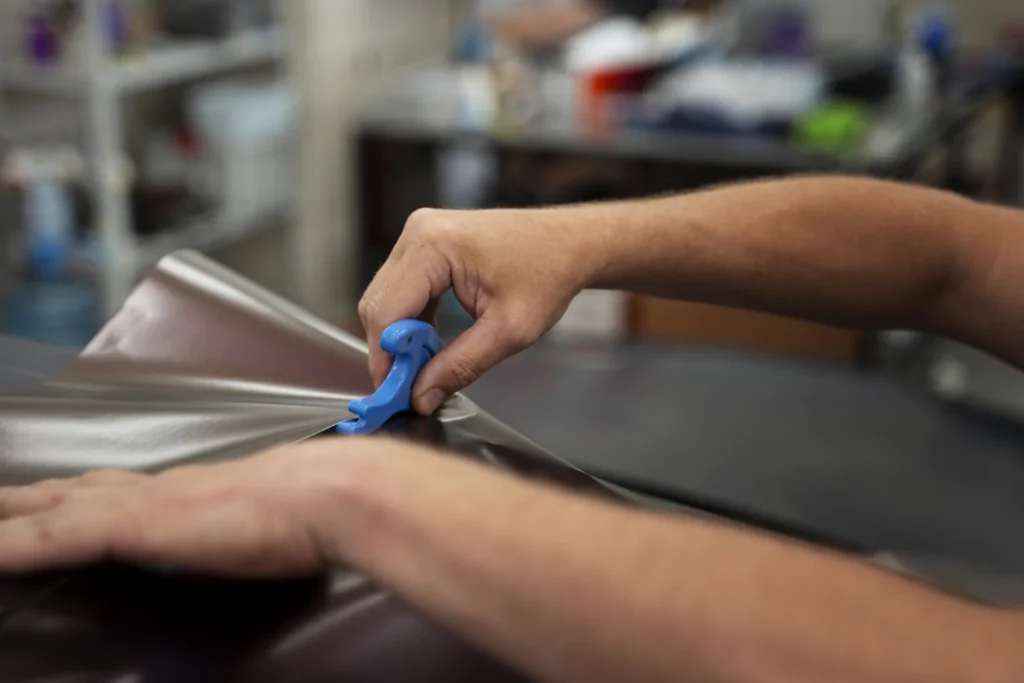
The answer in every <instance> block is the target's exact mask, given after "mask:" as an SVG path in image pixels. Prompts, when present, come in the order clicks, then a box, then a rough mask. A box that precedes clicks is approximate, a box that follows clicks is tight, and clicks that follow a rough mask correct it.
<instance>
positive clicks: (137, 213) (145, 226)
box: [0, 0, 294, 313]
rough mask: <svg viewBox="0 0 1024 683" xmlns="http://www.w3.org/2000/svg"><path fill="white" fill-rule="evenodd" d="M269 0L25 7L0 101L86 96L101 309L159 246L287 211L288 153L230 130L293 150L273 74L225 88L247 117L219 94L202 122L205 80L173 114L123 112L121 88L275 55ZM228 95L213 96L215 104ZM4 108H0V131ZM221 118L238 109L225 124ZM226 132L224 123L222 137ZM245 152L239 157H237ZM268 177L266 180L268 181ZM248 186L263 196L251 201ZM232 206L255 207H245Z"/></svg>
mask: <svg viewBox="0 0 1024 683" xmlns="http://www.w3.org/2000/svg"><path fill="white" fill-rule="evenodd" d="M271 4H272V3H271V2H270V0H173V1H168V0H159V1H158V0H77V1H66V0H64V1H56V0H54V1H53V2H46V1H37V2H33V3H32V4H31V7H30V9H31V12H30V13H29V14H28V15H26V16H25V17H24V22H23V34H22V36H21V39H22V40H21V53H22V54H21V55H20V56H17V57H11V56H9V57H7V58H6V59H4V60H3V61H2V62H0V92H2V93H3V94H4V95H5V96H8V97H6V98H4V99H2V100H0V104H2V103H4V102H5V101H6V99H10V100H11V101H12V103H13V101H14V99H15V98H14V97H10V96H11V95H13V94H15V93H17V94H19V95H26V94H28V95H32V96H37V97H38V96H43V97H51V98H52V97H59V98H63V99H66V100H68V101H77V102H80V103H81V104H82V105H84V106H82V110H83V111H84V113H85V116H84V125H83V126H82V132H83V135H82V140H81V143H82V147H83V152H84V154H85V158H86V161H87V163H86V168H87V172H86V179H85V181H86V182H85V186H86V188H87V189H88V191H89V195H90V199H91V204H92V210H93V214H94V217H93V221H92V222H93V228H94V231H95V234H96V236H97V241H98V250H97V251H98V256H99V258H98V262H99V268H98V273H97V276H98V277H97V284H98V285H99V287H100V294H101V296H102V299H101V300H102V302H103V307H104V308H105V312H106V313H109V312H111V311H112V310H113V309H114V308H116V307H117V306H118V305H120V303H121V302H122V301H123V300H124V298H125V297H126V296H127V294H128V292H129V291H130V290H131V288H132V286H133V285H134V283H135V281H136V279H137V277H138V276H139V275H140V274H141V272H142V271H143V270H144V269H146V268H148V267H150V266H151V265H153V263H154V262H155V261H156V260H158V259H159V258H161V257H162V256H163V255H165V254H166V253H168V252H170V251H173V250H176V249H181V248H196V249H211V248H215V247H219V246H222V245H226V244H230V243H232V242H235V241H238V240H239V239H241V238H243V237H246V236H249V235H251V234H253V233H254V232H255V231H256V230H259V229H262V228H264V227H268V226H270V225H275V224H279V222H280V221H277V220H276V219H278V218H280V217H283V216H287V215H288V214H289V210H290V207H289V205H288V203H289V201H290V198H291V194H292V193H291V192H289V191H287V189H288V187H289V185H290V183H292V182H293V181H292V174H291V173H287V174H282V173H281V172H280V170H281V169H282V168H283V167H284V166H285V164H287V161H286V160H284V159H283V158H277V157H273V158H272V157H271V156H270V155H269V154H266V153H265V154H263V155H262V156H261V155H258V154H256V150H257V149H258V146H252V145H249V146H245V141H244V140H243V138H242V137H241V136H239V135H237V134H235V131H237V130H248V131H249V133H250V137H249V138H248V139H247V140H248V141H251V140H253V139H259V140H261V141H266V142H267V145H266V146H265V147H264V150H265V149H266V148H267V147H269V146H272V147H273V150H274V152H276V153H278V154H280V155H286V154H287V153H288V152H289V151H290V149H289V145H288V144H286V143H285V142H284V140H286V139H287V138H289V137H290V135H291V133H292V130H293V128H294V103H293V97H294V96H293V94H292V91H291V88H290V87H289V84H288V83H287V81H286V80H283V78H284V76H278V77H275V78H273V79H272V80H271V81H270V84H269V85H268V84H266V83H265V82H264V84H262V85H259V86H254V85H252V84H251V82H250V81H246V85H244V86H243V85H238V86H234V87H235V90H236V95H238V97H243V95H242V94H240V93H243V91H244V93H245V94H244V97H247V98H248V99H247V102H248V104H249V105H250V108H249V111H248V112H247V113H248V114H249V117H248V118H247V117H246V116H245V115H244V113H243V114H239V113H238V112H240V111H242V108H241V107H234V108H231V107H227V106H224V105H221V107H220V109H219V110H218V111H219V113H218V116H219V118H218V119H217V122H216V124H211V121H210V120H209V117H207V118H205V119H202V120H200V116H199V114H200V113H201V112H204V111H206V109H209V107H205V108H204V107H203V106H202V105H199V104H197V103H198V102H202V101H206V100H208V99H210V97H211V96H210V94H209V93H210V92H211V91H216V88H215V87H214V86H211V85H204V86H201V87H197V88H194V89H193V90H192V92H191V94H189V95H188V96H187V104H186V105H185V106H184V107H183V109H185V110H186V111H188V112H189V113H190V115H189V116H180V117H178V118H179V120H177V121H175V122H173V123H172V124H170V125H155V124H148V123H147V124H145V125H141V126H140V125H138V122H137V121H135V120H133V119H129V118H128V117H127V116H126V115H125V109H126V107H125V102H126V99H125V98H126V96H128V95H132V94H135V93H141V92H152V91H162V90H164V89H167V88H169V87H171V86H178V85H188V84H190V83H191V82H193V81H198V80H205V79H208V78H210V77H215V76H222V75H225V74H229V73H232V72H235V71H240V70H247V69H253V68H262V67H272V66H276V65H280V64H282V63H283V62H284V60H285V58H286V56H287V42H286V36H285V34H284V31H283V30H282V29H281V28H280V27H278V26H276V25H275V24H274V22H273V21H272V13H271V12H270V7H271ZM220 88H221V90H220V92H224V91H227V90H231V86H223V85H222V86H220ZM268 93H273V95H270V94H268ZM228 99H230V98H224V97H221V101H222V102H224V101H227V100H228ZM236 99H237V98H236ZM254 105H255V106H258V107H260V108H263V107H270V108H271V109H272V110H273V111H271V112H270V115H269V117H267V116H264V117H263V118H264V121H263V124H262V125H260V124H258V123H253V121H252V119H259V117H260V116H261V115H263V112H262V111H256V110H255V109H253V108H252V106H254ZM11 109H13V107H3V110H4V111H0V131H3V130H5V127H4V125H3V119H4V114H6V113H7V112H8V111H10V110H11ZM231 116H235V118H234V119H229V120H227V122H226V124H225V117H231ZM269 119H272V120H273V126H272V130H271V127H270V126H269V124H268V120H269ZM136 129H142V131H143V138H144V139H143V140H142V141H141V142H140V141H137V140H136V138H137V137H138V136H137V135H133V133H135V132H136ZM224 130H229V131H232V135H230V136H226V137H225V136H224V135H223V134H222V133H223V131H224ZM253 136H256V137H253ZM129 149H131V151H132V152H135V153H134V154H129V152H128V150H129ZM242 150H244V151H245V154H246V156H245V158H239V157H240V155H239V152H240V151H242ZM254 155H255V156H254ZM126 157H132V161H133V164H132V166H131V167H129V169H126V166H125V164H124V163H123V159H125V158H126ZM239 169H243V170H244V171H245V173H244V174H243V173H240V172H239ZM268 177H270V178H273V184H274V185H275V188H274V189H275V192H270V191H268V187H269V185H270V183H269V182H268V181H267V180H266V178H268ZM133 178H134V179H136V181H137V182H132V180H133ZM254 178H255V179H254ZM246 183H248V184H249V185H250V186H248V187H245V185H246ZM245 191H248V192H249V194H248V195H244V194H242V193H243V192H245ZM253 197H256V198H259V199H260V201H259V202H252V201H248V200H251V199H252V198H253ZM271 199H273V200H274V201H273V202H271V201H270V200H271ZM242 204H246V205H247V206H249V207H250V208H253V209H254V210H247V211H242V210H240V209H239V208H238V207H239V206H240V205H242ZM256 209H258V210H256Z"/></svg>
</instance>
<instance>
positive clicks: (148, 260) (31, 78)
mask: <svg viewBox="0 0 1024 683" xmlns="http://www.w3.org/2000/svg"><path fill="white" fill-rule="evenodd" d="M79 1H80V2H81V3H82V9H83V12H82V16H83V21H84V26H85V27H86V28H85V36H86V37H85V50H84V51H85V59H84V63H83V64H82V65H80V66H79V65H71V66H64V65H61V66H54V67H40V66H34V65H31V64H28V63H24V62H17V61H11V60H8V61H6V62H0V105H2V102H3V98H2V94H3V92H4V91H6V90H10V91H18V92H26V93H31V94H34V95H41V96H50V97H61V98H77V99H80V100H84V102H85V105H86V121H85V138H86V150H85V151H86V158H87V159H88V168H89V170H90V173H91V175H92V182H90V183H88V187H89V191H90V192H91V194H92V198H93V204H94V207H95V212H96V213H95V215H96V227H97V228H98V230H97V235H98V238H99V241H100V265H99V272H98V274H97V284H98V286H99V287H100V296H101V300H102V302H103V309H104V312H105V313H106V314H107V315H109V314H111V313H113V312H114V311H115V310H116V309H117V307H118V306H120V305H121V303H123V301H124V300H125V299H126V298H127V296H128V294H129V293H130V292H131V289H132V288H133V287H134V285H135V282H136V280H137V278H138V277H139V275H140V274H141V271H142V270H143V269H147V268H149V267H151V266H152V265H153V264H154V263H155V262H156V261H158V260H159V259H160V258H161V257H163V256H164V255H165V254H167V253H170V252H171V251H175V250H177V249H213V248H216V247H221V246H226V245H228V244H231V243H234V242H237V241H241V240H243V239H245V238H247V237H249V236H252V235H253V234H255V233H256V232H259V231H261V230H263V229H265V228H266V227H268V224H270V223H272V222H273V219H275V218H278V217H281V218H284V219H285V220H288V219H290V218H291V217H292V213H293V209H292V208H291V207H286V208H283V209H282V211H281V212H280V214H281V215H280V216H273V217H271V216H262V217H260V218H259V219H258V220H252V221H247V222H246V223H245V224H237V223H235V224H231V223H229V222H227V221H225V220H223V219H221V218H219V217H218V216H216V215H213V216H204V217H202V218H199V219H195V220H192V221H189V222H188V223H186V224H185V225H182V226H180V227H179V228H177V229H175V230H172V231H169V232H166V233H163V234H160V235H157V236H154V237H149V238H139V237H137V236H136V235H135V233H134V231H133V230H132V226H131V218H130V215H131V214H130V209H129V204H130V199H129V183H128V182H127V181H126V179H125V178H124V170H123V163H121V160H123V159H124V158H126V154H125V152H124V120H123V109H124V107H123V106H122V101H123V98H125V97H127V96H130V95H132V94H135V93H139V92H144V91H152V90H157V89H161V88H166V87H170V86H174V85H178V84H181V83H187V82H189V81H192V80H196V79H201V78H208V77H211V76H217V75H220V74H225V73H230V72H232V71H236V70H240V69H245V68H252V67H259V66H270V65H274V64H282V65H284V64H286V61H287V58H288V54H289V49H288V40H287V34H286V31H285V29H284V28H282V27H279V26H278V27H272V28H267V29H258V30H257V29H253V30H249V31H245V32H242V33H239V34H236V35H233V36H231V37H228V38H224V39H221V40H207V41H186V42H174V43H169V44H167V45H164V46H158V47H154V48H151V49H149V50H147V51H145V52H143V53H142V54H139V55H132V56H128V57H123V58H115V57H112V56H111V55H110V54H109V51H108V50H107V47H106V45H105V44H104V38H103V29H102V27H103V25H104V24H103V7H104V4H105V0H79ZM283 71H285V72H287V69H284V70H283ZM0 116H2V108H0Z"/></svg>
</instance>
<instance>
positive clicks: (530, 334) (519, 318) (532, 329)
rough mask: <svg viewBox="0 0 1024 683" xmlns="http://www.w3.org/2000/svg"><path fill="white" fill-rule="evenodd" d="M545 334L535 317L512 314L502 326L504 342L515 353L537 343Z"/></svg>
mask: <svg viewBox="0 0 1024 683" xmlns="http://www.w3.org/2000/svg"><path fill="white" fill-rule="evenodd" d="M543 333H544V330H543V329H542V326H541V325H540V323H539V322H538V320H537V317H536V316H535V315H530V314H528V313H517V314H512V315H510V316H508V318H506V320H505V321H504V325H503V326H502V337H503V339H502V341H503V342H504V344H505V345H506V346H507V347H509V349H510V350H511V351H513V352H516V351H522V350H523V349H525V348H527V347H529V346H531V345H532V344H533V343H534V342H536V341H537V340H538V339H539V338H540V337H541V335H542V334H543Z"/></svg>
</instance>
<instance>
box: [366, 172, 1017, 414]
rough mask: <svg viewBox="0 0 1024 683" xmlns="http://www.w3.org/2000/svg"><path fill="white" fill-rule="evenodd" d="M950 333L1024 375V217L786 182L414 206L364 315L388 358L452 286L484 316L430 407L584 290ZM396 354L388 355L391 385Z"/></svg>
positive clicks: (428, 385) (380, 363)
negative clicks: (518, 204) (485, 206)
mask: <svg viewBox="0 0 1024 683" xmlns="http://www.w3.org/2000/svg"><path fill="white" fill-rule="evenodd" d="M588 286H589V287H614V288H623V289H629V290H634V291H640V292H650V293H656V294H661V295H665V296H671V297H676V298H680V299H688V300H696V301H705V302H713V303H721V304H728V305H733V306H740V307H749V308H755V309H762V310H766V311H771V312H777V313H783V314H789V315H795V316H800V317H806V318H810V319H814V320H820V321H824V322H830V323H837V324H841V325H847V326H854V327H866V328H875V327H913V328H919V329H922V330H927V331H933V332H937V333H942V334H945V335H948V336H951V337H954V338H958V339H960V340H963V341H965V342H968V343H971V344H974V345H977V346H979V347H981V348H984V349H986V350H988V351H991V352H994V353H996V354H998V355H1000V356H1002V357H1004V358H1005V359H1007V360H1009V361H1010V362H1012V363H1016V364H1017V365H1019V366H1024V344H1022V343H1021V340H1022V339H1024V295H1022V294H1021V292H1024V213H1022V212H1019V211H1014V210H1010V209H1005V208H1000V207H996V206H989V205H985V204H980V203H977V202H973V201H971V200H968V199H964V198H962V197H958V196H956V195H953V194H949V193H945V192H940V191H937V190H931V189H925V188H920V187H914V186H909V185H901V184H896V183H889V182H883V181H878V180H868V179H857V178H842V177H817V178H801V179H790V180H772V181H762V182H757V183H749V184H742V185H733V186H728V187H722V188H718V189H712V190H706V191H702V192H694V193H690V194H684V195H679V196H676V197H666V198H662V199H651V200H645V201H632V202H619V203H606V204H592V205H582V206H570V207H557V208H549V209H527V210H517V209H500V210H493V211H478V212H458V211H436V210H428V211H421V212H418V213H417V214H414V215H413V217H412V218H410V220H409V223H408V225H407V227H406V232H405V233H404V234H403V235H402V238H401V239H400V240H399V243H398V246H397V247H396V248H395V252H394V253H393V254H392V256H391V258H390V259H389V260H388V263H386V264H385V265H384V268H383V269H382V270H381V271H380V273H379V275H378V277H377V278H376V279H375V281H374V283H373V284H372V285H371V286H370V289H369V290H368V291H367V293H366V296H365V297H364V299H363V302H362V303H361V307H360V313H361V315H362V318H363V322H364V324H365V326H366V328H367V330H368V334H369V336H370V341H371V344H370V347H371V349H373V348H374V346H375V341H376V340H377V338H378V337H379V334H380V332H381V331H382V330H383V329H384V328H385V327H386V326H387V325H389V324H391V323H393V322H395V321H396V320H399V319H401V318H407V317H414V316H417V315H420V314H421V313H422V312H423V311H424V310H425V309H426V308H428V306H429V302H430V301H431V300H432V299H436V298H437V297H438V296H440V295H441V294H442V293H443V292H444V291H446V290H448V289H449V288H451V289H453V290H454V291H455V294H456V295H457V296H458V297H459V299H460V300H461V301H462V303H463V304H464V305H465V306H466V308H467V310H468V311H469V312H470V313H471V314H473V315H474V316H475V317H476V318H477V321H478V322H477V324H476V325H475V326H474V327H473V328H471V329H470V330H469V331H468V332H467V333H465V334H464V335H462V337H460V338H459V339H458V340H456V341H455V343H454V344H452V345H451V346H450V347H449V348H448V349H447V350H445V351H444V352H442V353H441V354H440V355H439V356H437V358H435V359H434V360H433V361H432V362H431V363H430V364H428V365H427V367H426V368H425V369H424V371H423V373H422V375H421V376H420V379H419V381H418V383H417V387H416V396H415V402H416V406H417V409H419V410H420V411H421V412H426V413H429V412H431V411H432V410H433V409H434V408H435V407H436V406H437V405H438V404H439V402H440V400H442V399H443V397H444V396H445V395H446V394H450V393H452V392H454V391H457V390H459V389H462V388H464V387H465V386H467V385H468V384H470V383H472V382H473V381H474V380H475V379H476V378H477V377H478V376H479V375H480V374H481V373H483V372H485V371H486V370H487V369H488V368H490V367H491V366H492V365H494V364H495V363H497V362H499V361H501V360H502V359H504V358H505V357H507V356H509V355H511V354H513V353H515V352H516V351H519V350H521V349H522V348H524V347H526V346H528V345H529V344H531V343H533V342H534V341H536V339H537V338H539V337H540V336H541V335H542V334H543V333H544V332H546V331H547V330H548V329H550V327H551V326H552V325H553V324H554V323H555V322H556V321H557V320H558V318H559V317H561V315H562V313H563V312H564V311H565V308H566V306H567V305H568V302H569V301H570V300H571V299H572V297H573V296H574V295H575V294H576V293H577V292H578V291H579V290H580V289H581V288H584V287H588ZM387 363H388V361H387V359H386V358H385V357H384V356H383V355H382V354H381V353H380V352H379V351H376V350H371V372H372V374H373V375H374V377H375V379H378V380H380V379H381V378H382V377H383V374H384V373H385V372H386V368H387Z"/></svg>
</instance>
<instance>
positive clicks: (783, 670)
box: [334, 453, 1024, 683]
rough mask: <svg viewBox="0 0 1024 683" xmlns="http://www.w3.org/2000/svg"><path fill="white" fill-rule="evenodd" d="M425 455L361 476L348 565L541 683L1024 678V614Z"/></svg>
mask: <svg viewBox="0 0 1024 683" xmlns="http://www.w3.org/2000/svg"><path fill="white" fill-rule="evenodd" d="M411 455H412V457H397V458H391V457H386V458H376V459H366V460H363V461H361V462H360V463H359V464H358V465H357V467H358V468H359V469H358V475H357V476H353V477H352V478H351V480H350V481H351V486H350V487H347V488H345V489H344V493H343V494H342V495H341V498H342V499H343V500H344V502H343V503H342V504H341V505H340V506H339V508H338V514H337V515H336V516H335V517H334V523H335V524H336V527H335V532H336V534H337V536H336V538H338V549H339V556H341V557H346V558H351V559H353V560H354V561H356V562H357V564H359V565H360V566H361V567H363V568H364V569H366V570H368V571H369V572H370V573H371V574H373V575H374V576H376V577H378V578H379V579H380V580H382V581H384V582H385V583H386V584H387V585H388V586H390V587H392V588H393V589H394V590H396V591H398V592H399V593H401V594H402V595H403V596H405V597H406V599H408V600H409V601H411V602H412V603H413V604H415V605H417V606H419V607H420V608H421V609H423V610H424V611H425V612H426V613H427V614H429V615H431V616H433V617H434V618H436V619H438V620H440V621H441V622H442V623H445V624H447V625H448V626H449V627H451V628H452V629H454V630H455V631H456V632H457V633H460V634H462V635H463V636H465V637H467V638H470V639H472V640H473V641H475V642H476V643H478V644H479V645H481V646H483V647H484V648H486V649H487V650H489V651H490V652H492V653H494V654H496V655H497V656H498V657H500V658H501V659H503V660H505V661H507V662H511V663H513V664H515V665H517V666H518V667H521V668H522V669H523V670H525V671H527V672H529V673H531V674H533V675H535V676H537V677H538V678H539V680H542V681H551V682H559V683H570V682H578V683H597V682H600V681H608V682H612V681H649V682H651V683H657V682H659V681H664V682H665V683H669V682H673V683H680V682H687V681H693V682H694V683H697V682H700V683H727V682H728V683H776V682H778V683H782V682H785V683H803V682H806V683H818V682H820V681H830V682H832V683H866V682H869V681H870V682H871V683H910V682H912V681H913V682H918V681H920V682H922V683H923V682H925V681H927V682H929V683H939V682H950V683H952V682H953V681H971V682H972V683H973V682H977V683H980V682H982V681H1007V682H1009V681H1011V680H1013V681H1016V680H1020V678H1021V676H1022V675H1024V647H1021V643H1022V640H1021V639H1022V638H1024V620H1022V619H1021V617H1020V616H1018V615H1015V614H1011V613H1004V612H999V611H996V610H994V609H986V608H982V607H979V606H975V605H971V604H968V603H966V602H961V601H958V600H955V599H952V598H949V597H946V596H943V595H940V594H938V593H936V592H933V591H931V590H928V589H925V588H924V587H922V586H919V585H915V584H912V583H910V582H908V581H904V580H901V579H899V578H897V577H895V576H892V575H889V574H887V573H884V572H882V571H879V570H876V569H873V568H870V567H867V566H863V565H861V564H859V563H857V562H854V561H851V560H849V559H846V558H843V557H841V556H839V555H835V554H830V553H827V552H823V551H820V550H815V549H811V548H809V547H803V546H799V545H796V544H794V543H791V542H788V541H783V540H778V539H775V538H770V537H767V536H760V535H756V534H754V533H751V532H747V531H742V530H739V529H736V528H730V527H726V526H718V525H713V524H709V523H706V522H702V521H697V520H693V519H686V518H673V517H668V516H660V515H655V514H650V513H646V512H640V511H637V510H633V509H626V508H617V507H613V506H611V505H608V504H606V503H599V502H597V501H593V500H588V499H584V498H577V497H570V496H568V495H566V494H565V493H563V492H559V491H555V490H550V489H547V488H545V487H541V486H537V485H535V484H530V483H527V482H524V481H520V480H515V479H511V478H508V477H507V476H504V475H501V474H498V473H495V472H493V471H490V470H487V469H484V468H483V467H480V466H477V465H475V464H470V463H466V462H462V461H457V460H455V459H452V458H449V457H447V456H438V455H435V454H427V453H417V454H411ZM353 510H355V511H358V513H359V514H352V511H353ZM367 520H372V523H367Z"/></svg>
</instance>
